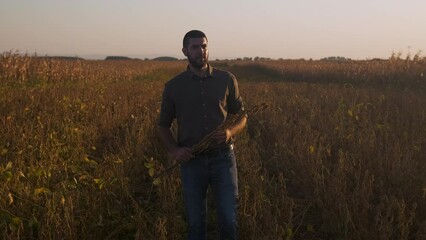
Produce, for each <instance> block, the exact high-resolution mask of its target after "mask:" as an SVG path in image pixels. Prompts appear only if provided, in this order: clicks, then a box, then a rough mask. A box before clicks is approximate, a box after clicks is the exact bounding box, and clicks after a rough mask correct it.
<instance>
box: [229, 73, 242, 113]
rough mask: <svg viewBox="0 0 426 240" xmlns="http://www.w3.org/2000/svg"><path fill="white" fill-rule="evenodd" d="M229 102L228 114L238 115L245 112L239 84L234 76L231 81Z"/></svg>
mask: <svg viewBox="0 0 426 240" xmlns="http://www.w3.org/2000/svg"><path fill="white" fill-rule="evenodd" d="M227 100H228V102H227V104H228V113H230V114H237V113H238V112H240V111H241V110H244V105H243V99H242V97H241V95H240V91H239V89H238V82H237V79H236V78H235V76H234V75H232V74H231V80H230V84H229V96H228V98H227Z"/></svg>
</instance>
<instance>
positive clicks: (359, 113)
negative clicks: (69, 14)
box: [0, 52, 426, 240]
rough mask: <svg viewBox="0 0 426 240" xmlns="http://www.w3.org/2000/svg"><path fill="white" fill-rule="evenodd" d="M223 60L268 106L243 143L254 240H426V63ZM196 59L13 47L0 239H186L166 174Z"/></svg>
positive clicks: (175, 190) (4, 105) (6, 62)
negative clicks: (101, 56) (172, 118)
mask: <svg viewBox="0 0 426 240" xmlns="http://www.w3.org/2000/svg"><path fill="white" fill-rule="evenodd" d="M211 64H212V65H213V66H215V67H218V68H221V69H225V70H229V71H231V72H233V73H234V74H235V75H236V77H237V79H238V81H239V87H240V91H241V94H242V96H243V100H244V104H245V106H246V108H250V107H252V106H256V105H258V104H261V103H265V104H267V105H268V108H267V109H265V110H263V111H261V112H259V113H257V114H254V115H252V116H249V119H248V125H247V127H246V129H245V130H244V131H243V133H242V134H240V135H239V136H238V137H237V139H236V144H235V146H236V147H235V149H236V156H237V164H238V171H239V172H238V178H239V210H238V221H239V222H238V227H239V238H240V239H249V240H250V239H253V240H277V239H383V240H384V239H426V59H424V58H421V57H419V56H417V55H416V56H414V57H410V56H407V58H401V56H399V55H392V57H390V58H389V59H388V60H364V61H318V60H314V61H312V60H311V61H308V60H269V61H266V60H262V61H237V60H232V61H212V62H211ZM185 67H186V62H185V61H173V62H157V61H141V60H132V61H94V60H92V61H88V60H67V59H55V58H44V57H36V56H27V55H26V56H23V55H18V54H16V53H12V52H7V53H3V54H2V55H0V239H5V240H6V239H71V240H72V239H148V240H151V239H152V240H166V239H167V240H169V239H174V240H181V239H184V238H185V234H186V225H185V215H184V205H183V199H182V194H181V182H180V179H179V170H178V169H175V170H171V171H168V172H167V173H166V174H164V175H162V176H161V177H160V178H158V179H156V180H155V181H154V178H153V176H156V174H159V173H161V172H162V171H163V170H164V169H166V168H167V167H168V165H167V164H166V163H167V154H166V152H165V149H164V148H163V146H162V144H161V143H160V141H159V139H158V137H157V134H156V129H155V127H156V118H157V117H158V113H159V108H160V101H161V94H162V90H163V86H164V83H165V82H166V81H167V80H168V79H170V78H171V77H173V76H174V75H176V74H178V73H180V72H181V71H183V70H184V69H185ZM208 205H209V213H208V236H209V238H210V239H217V232H216V225H215V223H216V216H215V210H214V209H215V203H214V201H213V200H212V199H210V198H209V204H208Z"/></svg>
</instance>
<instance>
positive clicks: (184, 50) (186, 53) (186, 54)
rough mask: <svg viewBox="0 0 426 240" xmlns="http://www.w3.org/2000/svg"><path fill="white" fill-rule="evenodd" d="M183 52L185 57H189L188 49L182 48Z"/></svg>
mask: <svg viewBox="0 0 426 240" xmlns="http://www.w3.org/2000/svg"><path fill="white" fill-rule="evenodd" d="M182 52H183V55H185V57H187V56H188V49H186V48H182Z"/></svg>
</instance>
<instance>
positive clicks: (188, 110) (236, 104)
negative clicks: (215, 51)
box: [158, 65, 243, 147]
mask: <svg viewBox="0 0 426 240" xmlns="http://www.w3.org/2000/svg"><path fill="white" fill-rule="evenodd" d="M242 108H243V102H242V98H241V96H240V93H239V90H238V84H237V80H236V78H235V76H234V75H233V74H231V73H229V72H227V71H223V70H219V69H216V68H213V67H211V66H210V65H209V69H208V74H207V76H206V77H203V78H201V77H199V76H197V75H195V74H194V73H193V72H192V71H191V70H190V69H189V67H188V68H187V70H186V71H185V72H182V73H181V74H179V75H177V76H175V77H174V78H172V79H171V80H170V81H168V82H167V83H166V84H165V87H164V92H163V100H162V104H161V111H160V117H159V121H158V124H159V125H160V126H161V127H166V128H170V127H171V125H172V122H173V120H174V119H175V118H176V120H177V127H178V136H177V142H178V145H179V146H185V147H192V146H194V145H195V144H197V143H198V142H200V141H201V139H202V138H203V137H204V136H205V135H207V134H208V133H210V132H212V131H213V130H215V129H216V128H217V127H218V126H219V125H220V124H222V123H223V122H224V121H225V119H226V116H227V115H228V114H237V113H238V112H239V111H240V110H241V109H242Z"/></svg>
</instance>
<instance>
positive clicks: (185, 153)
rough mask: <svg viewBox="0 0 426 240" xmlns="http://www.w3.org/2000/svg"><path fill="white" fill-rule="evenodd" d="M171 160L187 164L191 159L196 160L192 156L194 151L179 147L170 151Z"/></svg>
mask: <svg viewBox="0 0 426 240" xmlns="http://www.w3.org/2000/svg"><path fill="white" fill-rule="evenodd" d="M169 155H170V158H171V160H172V161H173V160H176V161H177V162H179V163H182V162H187V161H188V160H190V159H191V158H194V155H192V149H191V148H188V147H177V148H174V149H172V150H171V151H170V153H169Z"/></svg>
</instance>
